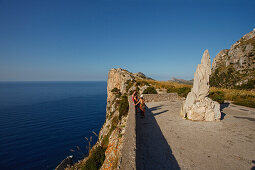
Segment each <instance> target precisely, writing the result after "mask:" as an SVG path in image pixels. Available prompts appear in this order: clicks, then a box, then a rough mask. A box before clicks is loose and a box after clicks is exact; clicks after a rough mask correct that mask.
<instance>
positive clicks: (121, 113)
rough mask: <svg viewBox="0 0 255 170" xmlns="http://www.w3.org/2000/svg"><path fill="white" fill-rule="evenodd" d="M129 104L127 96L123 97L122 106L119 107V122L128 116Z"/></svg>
mask: <svg viewBox="0 0 255 170" xmlns="http://www.w3.org/2000/svg"><path fill="white" fill-rule="evenodd" d="M128 109H129V103H128V97H127V95H123V96H121V100H120V105H119V120H121V118H122V116H126V115H127V114H128Z"/></svg>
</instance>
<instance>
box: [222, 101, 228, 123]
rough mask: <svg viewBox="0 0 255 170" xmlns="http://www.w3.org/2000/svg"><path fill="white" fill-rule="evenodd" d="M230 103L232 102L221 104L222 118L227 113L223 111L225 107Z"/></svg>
mask: <svg viewBox="0 0 255 170" xmlns="http://www.w3.org/2000/svg"><path fill="white" fill-rule="evenodd" d="M229 105H230V103H223V104H220V112H221V118H220V120H223V119H224V118H225V116H226V113H224V112H223V109H224V108H227V107H228V106H229Z"/></svg>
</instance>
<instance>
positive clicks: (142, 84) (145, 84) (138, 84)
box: [136, 80, 150, 86]
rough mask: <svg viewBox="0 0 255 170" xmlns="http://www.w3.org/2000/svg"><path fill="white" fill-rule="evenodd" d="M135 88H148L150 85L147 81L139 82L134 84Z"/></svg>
mask: <svg viewBox="0 0 255 170" xmlns="http://www.w3.org/2000/svg"><path fill="white" fill-rule="evenodd" d="M136 85H137V86H150V84H149V83H148V82H147V81H144V80H139V81H137V82H136Z"/></svg>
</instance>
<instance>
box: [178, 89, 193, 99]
mask: <svg viewBox="0 0 255 170" xmlns="http://www.w3.org/2000/svg"><path fill="white" fill-rule="evenodd" d="M190 91H191V88H190V87H181V88H179V89H178V91H177V93H178V95H179V96H181V97H187V95H188V93H189V92H190Z"/></svg>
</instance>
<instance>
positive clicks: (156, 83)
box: [136, 79, 192, 89]
mask: <svg viewBox="0 0 255 170" xmlns="http://www.w3.org/2000/svg"><path fill="white" fill-rule="evenodd" d="M136 82H138V83H141V84H145V83H148V84H151V85H152V86H153V87H155V88H156V89H168V88H172V87H175V88H182V87H192V86H191V85H187V84H180V83H175V82H169V81H156V80H148V79H138V80H136Z"/></svg>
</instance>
